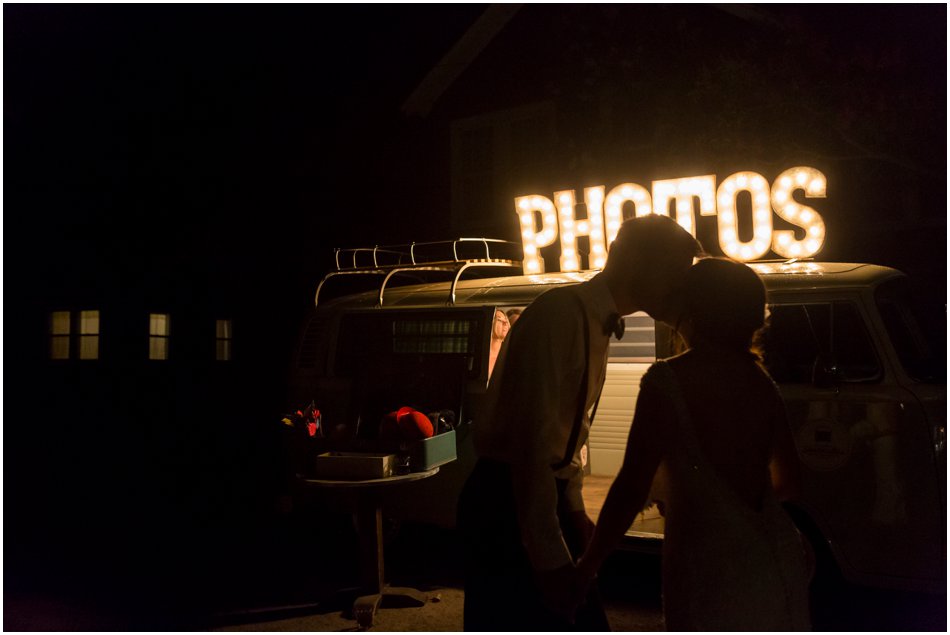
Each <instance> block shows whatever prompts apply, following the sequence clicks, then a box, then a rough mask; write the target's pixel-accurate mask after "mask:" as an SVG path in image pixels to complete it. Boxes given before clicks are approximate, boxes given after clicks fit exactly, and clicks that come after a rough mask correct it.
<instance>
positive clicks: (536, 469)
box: [474, 275, 617, 570]
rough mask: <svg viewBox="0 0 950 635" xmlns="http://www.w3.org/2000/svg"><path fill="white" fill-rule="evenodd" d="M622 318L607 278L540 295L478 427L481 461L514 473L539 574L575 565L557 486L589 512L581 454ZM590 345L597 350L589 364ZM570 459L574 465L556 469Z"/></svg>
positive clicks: (522, 321) (571, 503) (511, 340)
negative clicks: (561, 483)
mask: <svg viewBox="0 0 950 635" xmlns="http://www.w3.org/2000/svg"><path fill="white" fill-rule="evenodd" d="M578 298H580V300H581V301H580V302H578ZM581 305H583V309H582V306H581ZM582 311H583V312H584V313H586V314H587V324H588V333H584V313H582ZM616 313H617V308H616V305H615V304H614V301H613V297H612V296H611V294H610V291H609V290H608V289H607V285H606V283H605V281H604V279H603V277H602V276H601V275H597V276H595V277H594V278H592V279H591V280H589V281H588V282H585V283H582V284H580V285H576V286H573V287H566V288H557V289H553V290H551V291H548V292H547V293H544V294H543V295H542V296H540V297H539V298H538V299H537V300H535V301H534V303H532V304H531V305H530V306H529V307H528V308H527V309H525V311H524V313H522V314H521V317H520V318H519V320H518V322H517V323H516V324H515V326H514V327H513V328H512V330H511V332H510V333H509V335H508V338H507V339H506V341H505V344H504V346H503V347H502V350H501V353H500V354H499V358H498V362H497V365H496V366H495V370H494V373H493V375H492V378H491V381H490V384H489V388H488V394H487V395H486V399H485V404H484V406H485V407H484V408H483V415H482V416H480V417H479V418H478V419H477V420H476V422H475V428H474V439H475V449H476V452H477V453H478V455H479V456H481V457H485V458H490V459H494V460H498V461H503V462H505V463H508V464H510V465H511V466H512V479H513V482H514V487H515V501H516V504H517V506H518V513H519V525H520V527H521V533H522V539H523V542H524V544H525V548H526V549H527V551H528V556H529V558H530V559H531V562H532V565H533V566H534V567H535V569H538V570H551V569H555V568H558V567H560V566H563V565H565V564H569V563H570V562H571V557H570V554H569V553H568V551H567V547H566V546H565V545H564V542H563V539H562V537H561V532H560V528H559V525H558V519H557V490H556V485H555V481H554V479H555V478H560V479H565V480H567V481H568V486H567V488H566V491H565V493H564V497H565V501H566V503H567V509H569V510H571V511H575V510H577V511H579V510H583V509H584V501H583V498H582V497H581V484H582V481H583V466H582V465H581V461H580V457H579V453H580V448H581V447H582V446H583V445H584V443H585V442H586V441H587V437H588V434H589V431H590V410H591V408H592V407H593V405H594V403H595V402H596V401H597V397H598V396H599V395H600V390H601V387H602V386H603V382H604V371H605V369H606V362H607V347H608V344H609V337H610V336H609V334H608V333H607V332H605V329H604V325H605V324H606V323H607V322H608V321H609V319H610V317H611V316H613V315H616ZM587 338H589V340H588V341H589V342H590V351H589V356H588V357H587V358H585V339H587ZM585 367H587V368H588V373H589V374H588V390H587V394H586V395H585V399H584V416H583V417H582V421H581V428H580V431H579V434H578V436H577V439H576V442H575V443H574V444H573V446H572V447H568V445H569V443H570V439H571V433H572V431H573V428H574V423H575V417H576V415H577V406H578V404H577V399H578V397H579V393H580V390H581V381H582V379H583V374H584V370H585ZM567 456H569V457H571V459H572V460H571V462H570V464H569V465H567V466H566V467H564V468H562V469H560V470H555V466H557V465H558V464H561V463H563V461H564V459H565V458H566V457H567Z"/></svg>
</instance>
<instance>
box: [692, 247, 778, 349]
mask: <svg viewBox="0 0 950 635" xmlns="http://www.w3.org/2000/svg"><path fill="white" fill-rule="evenodd" d="M683 310H684V312H683V316H682V320H683V322H684V325H685V326H686V328H685V331H686V333H685V336H686V338H687V340H688V341H689V343H690V345H691V346H695V345H696V344H697V343H700V342H708V343H714V344H719V345H721V346H724V347H726V348H731V349H734V350H739V351H751V350H752V346H753V339H754V336H755V334H756V332H757V331H758V330H759V329H761V328H762V326H763V325H764V324H765V287H764V286H763V285H762V281H761V280H759V276H758V275H756V273H755V272H754V271H753V270H752V269H751V268H750V267H748V266H746V265H744V264H742V263H739V262H735V261H733V260H728V259H725V258H704V259H702V260H699V261H698V262H696V264H694V265H693V266H692V267H691V268H690V270H689V271H688V272H687V274H686V281H685V285H684V290H683Z"/></svg>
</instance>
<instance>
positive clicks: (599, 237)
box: [577, 185, 607, 269]
mask: <svg viewBox="0 0 950 635" xmlns="http://www.w3.org/2000/svg"><path fill="white" fill-rule="evenodd" d="M584 203H585V204H586V205H587V220H586V221H579V222H578V223H577V225H578V230H577V232H578V234H579V235H586V236H587V237H588V239H589V241H590V255H589V256H588V258H589V259H590V262H589V265H588V266H589V268H591V269H603V268H604V265H605V264H606V263H607V245H606V243H605V242H604V186H603V185H598V186H597V187H587V188H584ZM581 222H583V223H584V229H583V230H581V229H580V225H581Z"/></svg>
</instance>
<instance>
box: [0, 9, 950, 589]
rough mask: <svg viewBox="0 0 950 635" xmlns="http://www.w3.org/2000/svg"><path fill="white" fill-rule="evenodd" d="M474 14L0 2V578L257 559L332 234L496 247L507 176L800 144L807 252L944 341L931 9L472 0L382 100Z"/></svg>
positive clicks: (518, 183)
mask: <svg viewBox="0 0 950 635" xmlns="http://www.w3.org/2000/svg"><path fill="white" fill-rule="evenodd" d="M486 9H489V6H488V5H372V6H367V5H338V6H332V7H329V6H323V5H291V6H251V5H189V6H176V5H134V6H133V5H126V6H123V5H98V6H84V5H69V6H59V5H9V4H7V5H4V10H3V11H4V54H5V55H4V89H5V91H4V92H5V99H4V132H5V139H4V150H5V152H4V158H5V161H4V184H5V191H4V206H5V212H6V213H5V216H4V230H5V241H4V247H5V256H4V264H5V265H6V273H5V276H4V285H5V291H4V298H5V300H6V303H7V308H8V310H7V311H6V312H5V324H4V340H5V344H6V355H5V358H4V365H5V373H4V375H5V380H4V387H5V393H6V399H5V400H4V419H5V426H4V442H5V443H4V447H5V451H4V459H5V461H4V511H5V512H6V523H5V532H4V553H5V556H6V564H5V567H4V581H5V588H6V589H11V588H12V589H17V588H33V587H37V588H40V587H45V586H47V585H49V584H50V580H58V581H60V582H59V584H61V585H62V587H63V588H75V587H76V586H77V584H76V583H75V581H77V580H88V579H89V575H90V572H94V574H93V576H92V577H93V579H94V580H96V581H97V583H100V584H102V585H106V586H108V587H110V588H122V587H125V588H127V587H128V586H129V584H130V583H131V582H134V583H136V584H144V585H145V587H143V588H149V589H151V590H152V592H153V593H159V594H160V595H161V597H175V598H178V597H179V596H180V595H184V594H185V593H184V591H174V590H173V591H169V590H168V589H169V586H170V585H169V584H167V583H168V581H171V580H175V581H176V584H184V585H185V587H186V588H190V587H188V585H189V584H191V585H194V586H201V584H203V582H202V581H203V580H207V579H213V578H214V575H213V573H211V572H213V571H214V570H215V569H216V567H219V565H221V563H222V562H234V561H242V562H243V561H247V562H249V561H252V560H254V559H255V558H260V559H266V558H267V555H266V554H267V553H269V552H268V549H273V548H274V547H273V544H271V543H269V542H268V540H270V539H271V538H272V535H271V534H268V533H267V531H266V530H265V529H261V528H262V527H268V526H270V523H271V522H272V519H273V518H275V517H276V516H277V512H276V511H275V499H276V496H277V494H278V493H279V492H280V490H281V465H280V453H279V432H280V430H279V425H278V421H279V418H280V416H281V415H282V414H283V413H284V412H286V411H287V410H288V409H289V408H291V407H296V406H298V405H302V404H293V403H290V402H289V398H288V391H287V383H288V376H289V374H290V373H292V372H293V363H294V353H295V346H296V342H297V339H298V336H299V329H300V327H301V324H302V322H303V320H304V317H305V315H306V312H307V310H308V308H309V307H310V306H311V305H312V298H313V292H314V290H315V288H316V285H317V283H318V282H319V280H320V278H321V276H322V275H323V274H324V273H326V272H327V271H329V268H330V266H331V264H332V249H333V248H335V247H347V246H357V245H374V244H393V243H399V242H404V241H410V240H432V239H440V238H451V237H455V236H459V235H470V234H472V233H475V234H478V235H487V236H491V237H498V238H508V239H512V240H518V237H519V236H518V228H517V223H516V216H515V214H514V213H513V212H512V210H513V206H512V200H513V197H515V196H518V195H522V194H528V193H538V194H543V195H546V196H551V194H552V193H553V192H554V191H555V190H559V189H575V190H577V192H578V193H580V191H581V189H582V188H583V187H586V186H591V185H606V186H608V188H609V187H612V186H613V185H615V184H617V183H620V182H625V181H634V182H637V183H640V184H643V185H645V186H647V187H649V182H650V181H651V180H654V179H663V178H677V177H681V176H691V175H699V174H717V175H718V176H719V179H720V180H721V179H722V178H724V177H725V176H727V175H729V174H731V173H733V172H735V171H738V170H755V171H758V172H760V173H762V174H763V175H764V176H765V177H766V178H767V179H769V180H771V179H773V178H774V177H775V176H776V175H777V174H778V173H779V172H781V171H782V170H784V169H786V168H788V167H792V166H794V165H810V166H814V167H817V168H818V169H820V170H822V171H823V172H824V173H825V174H826V176H827V177H828V198H827V199H826V200H824V201H818V202H815V203H814V206H815V207H816V208H817V209H819V210H820V211H821V213H822V215H823V217H824V219H825V222H826V224H827V227H828V232H827V236H828V238H827V243H826V247H825V250H824V251H823V252H822V254H821V258H824V259H828V260H836V261H857V262H873V263H876V264H883V265H889V266H894V267H897V268H900V269H902V270H904V271H905V272H907V273H908V274H910V276H911V279H912V280H913V282H914V285H915V288H916V289H917V291H918V292H919V294H920V297H921V299H922V300H923V304H924V306H925V310H926V313H927V315H928V316H929V318H928V319H929V320H930V321H931V322H932V323H933V324H935V325H937V329H938V332H940V333H942V334H943V337H945V330H944V329H945V327H944V326H943V325H944V324H945V322H944V320H945V315H946V262H947V259H946V76H947V74H946V6H945V5H864V6H859V5H788V6H786V5H761V6H757V5H727V6H718V5H556V6H547V5H526V6H524V7H520V8H519V7H517V6H516V5H506V7H501V8H499V7H491V8H490V11H489V15H490V16H492V20H491V24H493V25H495V28H494V29H493V30H490V31H491V33H492V37H485V36H484V35H483V36H482V39H481V42H480V44H479V46H476V47H474V48H472V47H469V50H470V51H474V52H472V53H471V54H469V55H468V56H463V57H462V58H461V59H462V62H458V58H456V59H455V61H456V62H457V63H459V64H461V65H460V67H459V72H458V73H457V76H456V77H455V78H454V80H453V81H451V82H449V83H448V84H447V85H446V86H444V87H442V88H440V89H439V90H436V91H435V92H433V93H431V97H432V101H431V106H430V107H428V108H423V109H421V110H420V109H418V108H413V107H410V106H411V104H413V103H418V102H414V101H413V99H412V97H411V96H413V95H414V94H417V93H415V92H414V91H416V90H417V88H418V87H420V86H421V85H423V83H424V79H425V78H426V77H427V75H428V74H429V73H430V71H432V70H433V68H435V67H436V65H437V63H438V62H439V61H440V59H442V57H443V55H445V54H446V53H447V52H448V51H450V50H451V49H452V47H453V46H455V45H456V43H458V42H459V41H460V39H462V37H463V35H465V34H466V32H467V31H468V29H469V27H471V26H472V25H473V24H475V23H476V20H477V19H478V18H479V17H480V16H483V15H484V14H485V12H486ZM535 104H541V105H542V106H543V107H542V108H541V109H540V110H539V112H542V113H546V114H543V115H542V116H541V117H540V118H535V119H532V120H528V121H527V124H525V125H522V123H523V122H522V121H521V119H519V117H520V115H512V114H510V113H511V112H514V111H516V110H517V109H519V108H522V107H533V105H535ZM519 112H520V111H519ZM499 113H500V114H499ZM480 118H482V119H485V120H487V121H488V122H489V124H486V125H487V126H488V128H486V127H485V126H482V127H481V128H479V126H480V125H481V124H480V123H479V122H480V121H482V119H480ZM499 122H500V123H499ZM519 126H520V127H519ZM486 129H490V130H491V131H493V132H491V133H489V134H488V136H486V137H484V139H487V141H485V144H484V147H483V146H479V145H478V144H477V143H474V142H473V144H471V147H469V146H466V143H468V141H466V139H469V138H470V137H466V136H465V133H464V131H465V130H473V131H475V133H478V131H479V130H486ZM460 131H461V132H460ZM499 131H502V132H499ZM473 134H474V133H473ZM471 138H475V139H476V140H477V139H478V138H479V137H477V134H475V135H474V136H472V137H471ZM499 139H501V140H503V141H504V142H505V143H508V144H509V145H508V146H504V147H502V146H499V145H498V143H499ZM473 148H474V149H473ZM479 148H481V151H480V150H479ZM486 148H487V149H486ZM472 174H475V175H478V174H482V175H483V176H484V177H485V178H484V180H483V181H478V180H477V179H476V180H475V181H472V180H471V178H472ZM466 179H468V180H466ZM711 222H714V221H712V220H711V219H702V220H701V222H700V224H699V229H700V238H701V239H702V240H703V242H704V243H705V244H706V246H707V247H708V248H711V249H713V250H714V249H715V234H714V225H711V224H709V223H711ZM548 256H549V257H554V256H556V254H548ZM81 309H99V310H100V311H101V316H102V329H103V334H102V337H101V345H100V360H99V361H96V362H79V361H75V360H70V361H69V362H65V363H62V362H51V361H50V360H49V359H48V357H49V355H48V346H49V338H48V328H49V323H48V319H49V313H50V312H51V311H57V310H81ZM149 312H169V313H171V314H172V315H173V316H174V317H173V324H174V326H173V329H174V330H173V338H174V340H173V344H172V346H173V348H172V356H171V359H170V360H168V362H167V363H155V362H149V361H148V360H147V359H145V357H146V354H145V351H146V350H147V348H146V339H145V335H144V334H146V333H147V315H148V313H149ZM221 318H228V319H232V320H233V322H234V330H235V342H234V350H235V357H234V360H233V362H230V363H226V364H222V363H215V362H214V361H213V349H211V348H209V347H208V344H207V338H208V337H209V336H207V334H206V331H205V330H202V329H206V326H203V325H211V327H213V323H214V322H213V321H214V319H221ZM944 342H945V340H944ZM208 351H212V352H211V353H209V352H208ZM261 536H265V538H261ZM262 554H264V555H262ZM196 563H198V564H197V565H196ZM186 565H187V570H190V571H195V570H196V567H197V569H198V570H200V571H207V572H208V573H207V576H208V577H207V578H202V577H201V576H200V575H197V574H195V575H192V576H190V581H189V582H181V572H182V571H184V570H186V568H185V567H186ZM143 572H147V573H143ZM79 586H81V585H79ZM176 588H178V587H176ZM133 605H135V603H133ZM135 606H137V605H135Z"/></svg>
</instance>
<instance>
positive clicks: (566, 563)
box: [459, 215, 702, 631]
mask: <svg viewBox="0 0 950 635" xmlns="http://www.w3.org/2000/svg"><path fill="white" fill-rule="evenodd" d="M701 251H702V249H701V247H700V245H699V243H698V242H697V241H696V239H694V238H693V237H692V236H691V235H690V234H689V233H688V232H687V231H686V230H684V229H683V228H682V227H680V226H679V225H678V224H677V223H676V222H675V221H673V220H672V219H670V218H669V217H666V216H660V215H650V216H645V217H641V218H635V219H630V220H627V221H626V222H624V223H623V225H621V227H620V230H619V232H618V234H617V238H616V240H615V241H614V242H613V244H612V245H611V248H610V252H609V254H608V258H607V263H606V265H605V267H604V270H603V271H601V272H600V273H598V274H597V275H595V276H594V277H593V278H591V279H590V280H589V281H587V282H584V283H581V284H579V285H574V286H570V287H559V288H555V289H552V290H551V291H548V292H546V293H544V294H543V295H541V296H540V297H539V298H538V299H537V300H535V301H534V302H533V303H532V304H531V305H530V306H528V307H527V308H526V309H525V310H524V312H523V313H522V314H521V316H520V318H519V325H518V328H517V329H513V330H512V331H511V333H510V334H509V336H508V338H507V339H506V341H505V343H504V345H503V347H502V351H501V353H500V355H499V358H498V361H497V363H496V366H495V369H494V373H493V374H492V377H491V381H490V383H489V388H488V393H487V394H486V398H485V402H484V408H483V416H481V417H480V418H479V419H478V420H477V421H476V422H475V427H474V433H473V434H474V442H475V450H476V453H477V454H478V457H479V458H478V461H477V463H476V465H475V468H474V470H473V471H472V474H471V476H470V477H469V479H468V481H467V482H466V484H465V487H464V488H463V491H462V494H461V497H460V499H459V528H460V530H461V533H462V539H463V542H464V549H465V607H464V627H465V630H467V631H471V630H474V631H497V630H506V631H523V630H530V631H536V630H559V631H563V630H583V631H592V630H609V626H608V624H607V620H606V616H605V615H604V613H603V609H602V607H601V606H600V603H599V598H597V597H596V591H594V592H593V594H592V597H591V598H590V599H589V601H588V602H587V604H586V605H585V606H583V607H582V608H581V609H580V610H579V611H578V613H577V620H576V623H575V624H572V619H571V615H569V612H570V611H571V602H570V596H571V593H572V588H571V584H573V580H574V578H573V576H572V573H573V570H574V563H575V561H576V559H577V558H578V557H579V556H580V555H581V553H582V552H583V550H584V548H585V547H586V545H587V542H588V541H589V540H590V536H591V534H592V532H593V523H592V521H591V520H590V518H589V517H588V516H587V512H586V511H585V509H584V501H583V498H582V486H583V476H584V473H583V466H582V462H581V458H580V449H581V448H582V447H583V446H584V444H585V442H586V440H587V436H588V433H589V429H590V420H589V414H590V409H591V408H592V407H593V405H594V403H595V402H596V401H597V399H598V397H599V396H600V391H601V388H602V387H603V382H604V374H605V371H606V366H607V348H608V344H609V340H610V336H611V335H613V334H616V335H617V337H618V338H619V337H621V336H622V334H623V327H622V322H621V321H620V316H623V315H628V314H630V313H634V312H637V311H646V312H647V313H648V314H650V315H651V316H652V317H653V318H655V319H657V320H663V321H671V319H672V316H673V314H674V309H673V307H672V305H671V296H672V292H673V291H674V290H675V289H676V288H677V287H678V286H679V285H680V283H681V281H682V279H683V277H684V276H685V274H686V271H687V270H688V269H689V267H690V265H691V264H692V262H693V258H694V257H696V256H698V255H700V253H701Z"/></svg>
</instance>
